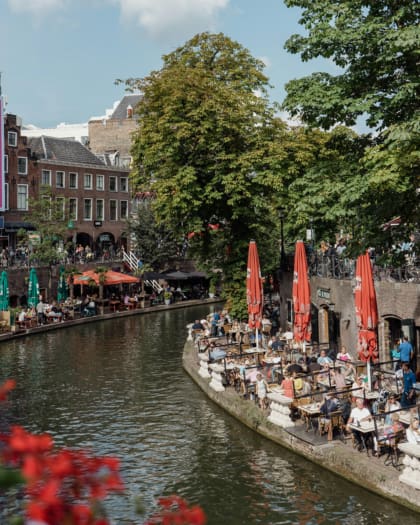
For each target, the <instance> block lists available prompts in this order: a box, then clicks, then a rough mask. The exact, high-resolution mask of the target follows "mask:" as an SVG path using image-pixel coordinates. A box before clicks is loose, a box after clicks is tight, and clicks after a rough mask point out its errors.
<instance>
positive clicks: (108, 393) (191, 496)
mask: <svg viewBox="0 0 420 525" xmlns="http://www.w3.org/2000/svg"><path fill="white" fill-rule="evenodd" d="M208 308H209V307H208V306H207V307H204V306H203V307H194V308H186V309H183V310H173V311H165V312H159V313H153V314H148V315H139V316H134V317H126V318H121V319H115V320H112V321H106V322H98V323H94V324H88V325H84V326H78V327H70V328H68V329H65V330H58V331H55V332H50V333H45V334H40V335H33V336H31V337H27V338H22V339H16V340H14V341H10V342H3V343H1V346H0V381H3V380H4V379H6V378H9V377H14V378H16V380H17V383H18V384H17V389H16V391H15V392H14V393H13V394H12V396H11V399H12V401H13V402H12V404H11V405H10V408H8V409H7V412H8V413H7V417H8V418H10V419H12V420H13V421H14V422H17V423H19V424H22V425H24V426H25V427H26V428H28V429H29V430H31V431H33V432H45V431H47V432H49V433H51V434H52V435H53V436H54V439H55V441H56V443H57V444H58V445H66V446H71V447H82V448H88V449H91V450H93V451H94V452H95V453H96V454H106V455H113V456H118V457H119V458H120V459H121V463H122V475H123V478H124V481H125V484H126V488H127V490H126V492H125V494H124V495H123V496H118V497H116V496H115V497H112V498H111V499H110V500H109V501H108V502H107V509H108V512H109V514H110V517H111V518H112V520H113V523H115V524H128V523H133V522H136V523H141V521H142V520H141V519H140V518H139V517H136V515H135V513H134V508H135V503H136V500H137V498H138V496H141V497H142V500H143V503H144V505H145V506H146V508H148V509H149V510H150V509H151V507H152V506H153V502H154V498H155V497H156V496H158V495H168V494H172V493H177V494H179V495H181V496H184V497H185V498H187V499H188V500H189V501H190V502H191V503H199V504H201V505H202V506H203V508H204V510H205V511H206V514H207V516H208V524H209V525H224V524H226V525H243V524H247V525H257V524H263V525H269V524H270V525H271V524H272V525H274V524H338V523H340V524H345V525H356V524H357V525H359V524H362V525H363V524H365V525H370V524H382V523H384V524H385V523H387V524H396V523H404V525H411V524H414V523H416V522H418V515H417V516H416V515H414V514H412V513H410V512H409V511H407V510H405V509H404V508H401V507H399V506H396V505H393V504H391V503H390V502H388V501H386V500H383V499H381V498H379V497H377V496H375V495H372V494H370V493H368V492H366V491H364V490H362V489H360V488H358V487H356V486H354V485H352V484H349V483H347V482H345V481H343V480H342V479H340V478H338V477H335V476H334V475H333V474H330V473H328V472H326V471H323V470H322V469H320V468H319V467H317V466H315V465H313V464H311V463H310V462H308V461H306V460H304V459H302V458H300V457H299V456H296V455H294V454H292V453H290V452H288V451H286V450H284V449H282V448H281V447H279V446H277V445H274V444H273V443H270V442H268V441H266V440H265V439H263V438H262V437H260V436H258V435H257V434H255V433H253V432H252V431H251V430H249V429H247V428H246V427H244V426H242V425H241V424H240V423H239V422H237V421H236V420H234V419H232V418H231V417H230V416H228V415H226V414H225V413H224V412H223V411H222V410H221V409H219V408H218V407H217V406H215V405H214V404H213V403H212V402H210V401H209V400H208V399H207V398H206V397H205V396H204V395H203V393H202V392H201V391H200V390H199V389H198V388H197V387H196V385H195V384H194V383H193V382H192V381H191V379H190V378H189V377H188V376H187V375H186V374H185V373H184V372H183V370H182V366H181V356H182V349H183V345H184V342H185V338H186V329H185V326H186V324H187V323H189V322H191V321H192V320H194V319H195V318H198V317H201V316H203V315H205V314H206V313H208ZM3 510H4V509H3ZM2 515H3V517H4V516H5V513H3V514H1V513H0V522H1V523H5V521H2V520H1V516H2ZM416 518H417V520H416Z"/></svg>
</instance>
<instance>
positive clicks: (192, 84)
mask: <svg viewBox="0 0 420 525" xmlns="http://www.w3.org/2000/svg"><path fill="white" fill-rule="evenodd" d="M263 67H264V65H263V63H262V62H261V61H260V60H257V59H255V58H253V57H252V56H251V54H250V53H249V51H248V50H246V49H244V48H243V47H242V46H240V45H239V44H238V43H236V42H233V41H232V40H230V39H229V38H227V37H226V36H224V35H223V34H209V33H203V34H199V35H196V36H195V37H194V38H192V39H191V40H190V41H188V42H187V43H186V44H185V45H184V46H182V47H180V48H178V49H176V50H175V51H174V52H173V53H170V54H169V55H166V56H164V57H163V67H162V69H161V70H160V71H154V72H152V73H151V74H150V75H149V76H147V77H145V78H143V79H129V80H127V81H126V83H127V85H128V87H129V88H130V89H137V90H140V91H141V92H142V95H143V96H142V99H141V101H140V103H139V105H138V106H137V108H136V112H137V114H138V116H139V127H138V131H137V132H136V133H135V134H134V141H133V148H132V155H133V166H134V167H133V181H134V183H135V184H136V185H137V186H138V187H140V188H141V189H143V190H146V189H147V190H151V191H153V192H155V194H156V199H155V201H154V202H153V210H154V212H155V214H156V219H157V222H158V224H159V225H160V224H164V225H165V226H166V227H167V228H169V229H171V230H173V231H174V233H175V235H176V236H177V237H178V238H183V237H184V236H185V235H187V234H188V233H191V232H194V233H195V235H194V237H192V238H191V239H190V246H189V256H192V257H194V258H195V259H196V260H198V262H199V264H200V267H202V268H203V269H205V270H208V269H211V268H221V269H223V271H224V275H225V280H226V281H228V282H229V281H230V280H231V279H235V275H237V273H238V269H239V270H240V271H239V274H240V276H241V277H240V279H241V286H242V287H244V283H245V270H246V257H247V249H248V243H249V240H250V239H251V238H254V239H255V240H256V241H257V242H258V245H259V248H260V246H261V253H263V263H266V264H267V268H268V267H269V268H270V269H271V268H272V267H273V266H276V265H277V264H278V247H277V246H276V245H275V244H274V245H273V242H272V238H270V235H272V232H273V231H276V230H277V231H278V218H277V213H276V209H277V207H278V205H279V202H278V201H279V198H280V196H281V194H282V193H284V191H285V188H284V185H283V180H282V171H281V169H282V168H281V159H282V158H283V153H282V149H281V140H280V138H281V136H282V134H283V133H284V131H285V126H284V124H283V123H282V122H281V121H280V120H279V119H277V118H275V112H276V110H277V108H276V107H275V106H272V105H270V103H269V101H268V94H267V91H268V87H269V85H268V81H267V78H266V77H265V76H264V74H263ZM209 225H216V227H215V229H212V228H211V227H209ZM277 238H278V235H277Z"/></svg>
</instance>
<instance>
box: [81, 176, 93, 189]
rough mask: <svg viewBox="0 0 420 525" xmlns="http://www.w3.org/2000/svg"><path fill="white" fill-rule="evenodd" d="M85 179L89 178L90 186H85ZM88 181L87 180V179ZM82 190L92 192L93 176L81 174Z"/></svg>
mask: <svg viewBox="0 0 420 525" xmlns="http://www.w3.org/2000/svg"><path fill="white" fill-rule="evenodd" d="M87 177H89V178H90V184H89V186H88V185H86V180H87ZM88 180H89V179H88ZM83 189H84V190H93V175H92V173H84V174H83Z"/></svg>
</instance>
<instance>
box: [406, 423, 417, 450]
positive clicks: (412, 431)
mask: <svg viewBox="0 0 420 525" xmlns="http://www.w3.org/2000/svg"><path fill="white" fill-rule="evenodd" d="M405 435H406V438H407V441H408V442H409V443H412V444H413V445H420V430H419V420H418V419H417V418H415V419H412V420H411V422H410V425H409V427H408V428H407V430H406V432H405Z"/></svg>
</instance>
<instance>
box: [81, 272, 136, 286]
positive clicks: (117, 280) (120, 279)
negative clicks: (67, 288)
mask: <svg viewBox="0 0 420 525" xmlns="http://www.w3.org/2000/svg"><path fill="white" fill-rule="evenodd" d="M99 277H100V274H98V273H96V272H95V271H94V270H86V271H85V272H83V273H82V274H81V275H75V277H74V284H85V285H86V284H89V281H95V283H96V284H97V285H99ZM138 282H139V279H138V278H137V277H134V276H132V275H127V274H125V273H120V272H114V271H112V270H108V271H107V272H106V273H105V282H104V283H103V284H104V285H105V286H107V285H111V284H130V283H138Z"/></svg>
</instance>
